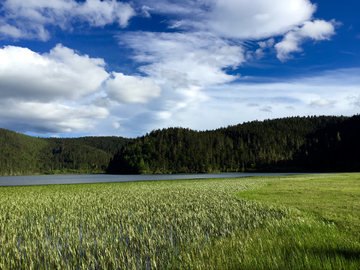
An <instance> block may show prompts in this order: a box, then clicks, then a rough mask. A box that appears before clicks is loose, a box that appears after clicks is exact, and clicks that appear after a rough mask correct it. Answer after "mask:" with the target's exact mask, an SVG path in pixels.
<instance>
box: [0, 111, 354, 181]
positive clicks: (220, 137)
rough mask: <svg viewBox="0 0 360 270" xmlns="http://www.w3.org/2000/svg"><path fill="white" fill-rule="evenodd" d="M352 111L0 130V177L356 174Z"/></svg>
mask: <svg viewBox="0 0 360 270" xmlns="http://www.w3.org/2000/svg"><path fill="white" fill-rule="evenodd" d="M359 137H360V116H359V115H355V116H352V117H343V116H340V117H338V116H309V117H289V118H281V119H273V120H265V121H253V122H247V123H243V124H239V125H235V126H228V127H226V128H225V127H224V128H219V129H216V130H207V131H194V130H190V129H187V128H180V127H178V128H167V129H161V130H160V129H159V130H153V131H152V132H150V133H149V134H146V135H145V136H142V137H138V138H136V139H126V138H122V137H81V138H36V137H30V136H27V135H23V134H20V133H16V132H13V131H9V130H5V129H0V175H23V174H46V173H47V174H51V173H103V172H107V173H111V174H138V173H146V174H164V173H212V172H243V171H250V172H251V171H297V172H301V171H309V172H310V171H324V172H325V171H329V172H330V171H359V170H360V141H359V139H358V138H359Z"/></svg>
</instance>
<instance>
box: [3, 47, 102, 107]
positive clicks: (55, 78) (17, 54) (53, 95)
mask: <svg viewBox="0 0 360 270" xmlns="http://www.w3.org/2000/svg"><path fill="white" fill-rule="evenodd" d="M0 59H1V61H0V97H1V98H10V97H13V98H17V99H23V100H24V99H26V100H41V101H51V100H54V99H59V98H66V99H75V98H78V97H80V96H84V95H89V94H92V93H95V92H97V91H99V90H100V88H101V84H102V82H103V81H104V80H105V79H106V78H107V77H108V73H107V72H106V71H105V70H104V66H105V62H104V60H102V59H98V58H90V57H89V56H87V55H79V54H77V53H75V52H74V51H73V50H71V49H69V48H66V47H64V46H62V45H60V44H58V45H57V46H56V47H55V48H53V49H52V50H51V51H50V52H49V53H45V54H42V55H41V54H38V53H36V52H33V51H31V50H29V49H27V48H21V47H15V46H5V47H4V48H3V49H0Z"/></svg>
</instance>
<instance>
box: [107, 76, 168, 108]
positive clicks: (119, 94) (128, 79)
mask: <svg viewBox="0 0 360 270" xmlns="http://www.w3.org/2000/svg"><path fill="white" fill-rule="evenodd" d="M112 76H113V78H111V79H109V80H107V81H106V89H107V93H108V95H109V97H110V98H111V99H113V100H116V101H118V102H121V103H147V102H148V101H150V100H151V99H154V98H156V97H158V96H160V92H161V88H160V87H159V86H158V85H157V84H156V83H155V82H154V81H153V80H152V79H150V78H143V77H140V76H126V75H124V74H122V73H116V72H113V73H112Z"/></svg>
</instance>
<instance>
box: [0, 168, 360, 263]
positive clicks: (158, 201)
mask: <svg viewBox="0 0 360 270" xmlns="http://www.w3.org/2000/svg"><path fill="white" fill-rule="evenodd" d="M329 177H330V178H331V177H332V175H317V176H315V175H313V176H310V175H309V176H302V178H300V177H297V176H294V177H291V181H295V182H296V181H300V180H303V179H304V178H306V179H308V180H309V179H310V178H311V179H315V180H316V179H325V178H329ZM359 178H360V174H343V180H344V179H345V180H344V181H346V179H359ZM289 179H290V177H289V176H287V177H251V178H239V179H233V178H229V179H207V180H180V181H153V182H136V183H107V184H85V185H55V186H27V187H2V188H0V269H288V268H292V269H306V268H308V269H310V268H313V269H341V268H343V269H359V265H360V255H359V254H360V238H359V235H358V234H356V233H355V232H354V230H352V228H353V227H352V226H351V225H350V226H349V227H348V229H343V228H342V227H341V226H339V225H338V224H337V223H336V222H334V221H332V220H328V219H324V218H322V217H320V216H319V215H314V214H313V213H310V212H308V211H306V209H299V208H296V207H294V206H292V205H286V206H284V205H282V204H281V203H280V204H279V203H276V202H275V203H273V202H261V200H257V199H252V198H240V197H239V196H241V195H239V194H242V193H243V192H248V191H249V192H250V191H252V190H253V191H259V190H261V188H266V187H267V186H268V183H272V182H274V183H278V181H279V182H286V181H289ZM299 179H300V180H299ZM339 181H340V180H339ZM344 183H345V182H344ZM357 188H358V189H359V190H360V188H359V187H357ZM355 189H356V188H355ZM248 196H249V194H248ZM356 196H357V195H356ZM358 210H359V212H360V209H358ZM356 211H357V210H356ZM357 214H358V213H357V212H355V211H354V215H357Z"/></svg>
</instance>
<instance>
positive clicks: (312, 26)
mask: <svg viewBox="0 0 360 270" xmlns="http://www.w3.org/2000/svg"><path fill="white" fill-rule="evenodd" d="M334 25H336V22H335V21H330V22H326V21H323V20H314V21H312V22H311V21H306V22H304V24H303V26H302V27H298V28H296V29H294V30H292V31H290V32H288V33H287V34H286V35H285V37H284V39H283V40H282V41H281V42H279V43H277V44H276V45H275V48H276V50H277V57H278V58H279V59H280V61H286V60H287V59H289V58H290V57H291V56H290V53H292V52H301V51H302V48H301V47H300V45H301V44H302V43H303V42H304V40H305V39H307V38H310V39H313V40H317V41H319V40H329V39H330V38H331V36H333V35H334V34H335V27H334Z"/></svg>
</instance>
